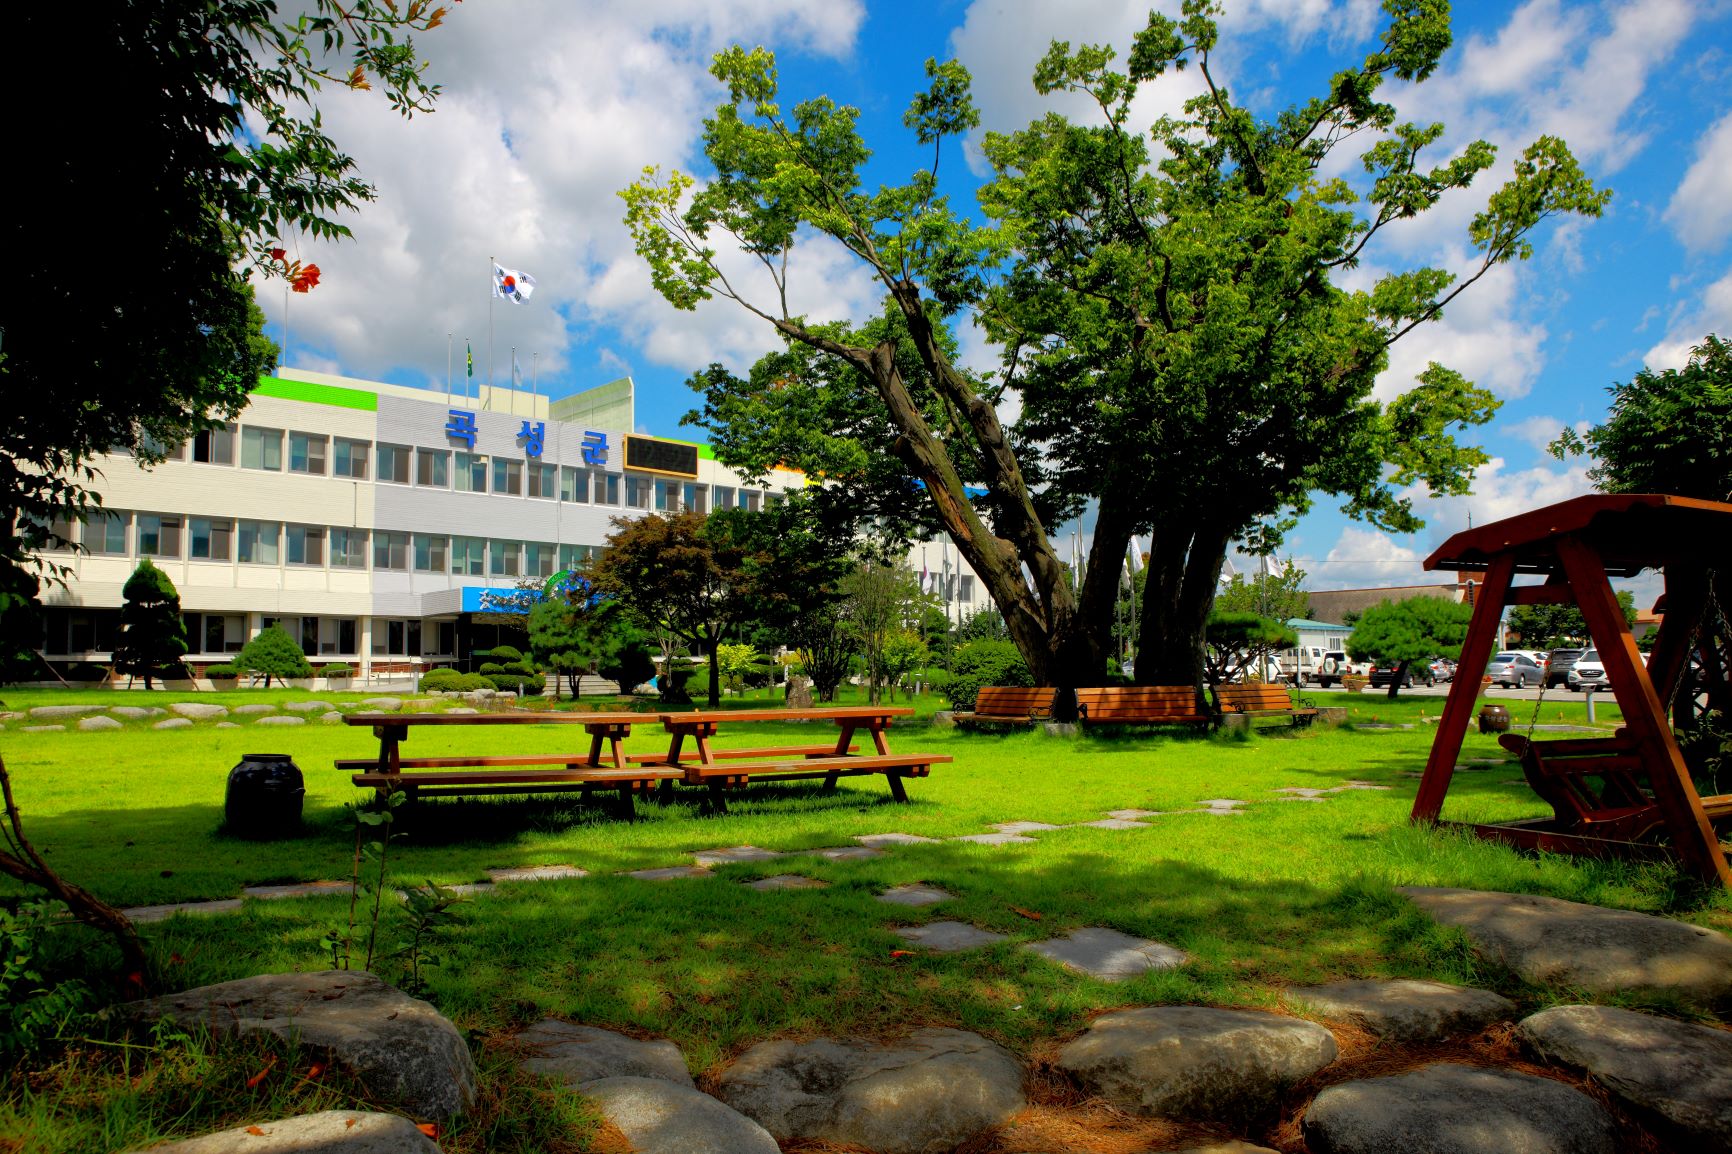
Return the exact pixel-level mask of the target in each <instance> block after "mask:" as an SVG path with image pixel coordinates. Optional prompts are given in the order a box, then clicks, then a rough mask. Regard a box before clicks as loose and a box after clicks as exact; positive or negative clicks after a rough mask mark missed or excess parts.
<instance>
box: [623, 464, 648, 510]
mask: <svg viewBox="0 0 1732 1154" xmlns="http://www.w3.org/2000/svg"><path fill="white" fill-rule="evenodd" d="M652 492H653V490H652V488H651V486H650V479H649V478H648V477H639V476H636V475H635V474H632V473H627V474H626V475H625V503H626V507H627V508H630V509H647V508H649V507H650V495H651V493H652Z"/></svg>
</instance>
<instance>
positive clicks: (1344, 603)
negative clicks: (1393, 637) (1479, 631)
mask: <svg viewBox="0 0 1732 1154" xmlns="http://www.w3.org/2000/svg"><path fill="white" fill-rule="evenodd" d="M1473 588H1474V583H1473V582H1472V581H1457V582H1451V583H1449V584H1445V585H1389V586H1385V587H1383V588H1380V589H1325V590H1321V591H1317V590H1313V591H1311V592H1308V593H1307V594H1306V596H1307V597H1309V598H1310V599H1311V616H1312V617H1313V618H1314V619H1316V620H1319V621H1340V620H1342V619H1343V618H1345V617H1347V616H1349V615H1354V616H1357V615H1358V614H1361V613H1364V612H1365V611H1366V610H1367V609H1369V608H1371V607H1372V606H1373V605H1377V604H1380V603H1382V602H1384V601H1407V600H1409V599H1411V598H1414V597H1443V598H1446V599H1448V600H1450V601H1458V602H1460V601H1465V602H1467V603H1468V604H1470V605H1471V604H1472V603H1473Z"/></svg>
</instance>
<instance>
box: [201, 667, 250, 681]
mask: <svg viewBox="0 0 1732 1154" xmlns="http://www.w3.org/2000/svg"><path fill="white" fill-rule="evenodd" d="M245 672H246V670H244V669H242V668H241V667H240V666H238V665H229V664H226V663H225V664H221V665H211V666H207V667H206V668H205V671H204V675H205V676H206V677H208V678H210V679H211V680H213V681H235V680H237V679H239V677H240V675H241V674H243V673H245Z"/></svg>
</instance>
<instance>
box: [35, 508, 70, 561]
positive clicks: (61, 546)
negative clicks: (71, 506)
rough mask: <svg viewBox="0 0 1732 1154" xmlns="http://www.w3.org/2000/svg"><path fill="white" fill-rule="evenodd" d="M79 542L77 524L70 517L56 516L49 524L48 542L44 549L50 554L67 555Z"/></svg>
mask: <svg viewBox="0 0 1732 1154" xmlns="http://www.w3.org/2000/svg"><path fill="white" fill-rule="evenodd" d="M35 523H37V524H40V522H35ZM77 540H78V537H77V525H76V522H74V521H73V520H72V519H71V518H70V517H66V516H55V517H53V518H51V519H50V520H49V522H48V540H47V541H46V542H44V543H43V546H42V547H43V548H44V549H46V550H47V551H48V552H50V553H65V552H68V551H70V550H71V549H72V546H73V543H74V542H76V541H77Z"/></svg>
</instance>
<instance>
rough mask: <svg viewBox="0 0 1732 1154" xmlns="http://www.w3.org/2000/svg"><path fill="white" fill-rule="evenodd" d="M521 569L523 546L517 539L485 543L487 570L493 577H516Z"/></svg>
mask: <svg viewBox="0 0 1732 1154" xmlns="http://www.w3.org/2000/svg"><path fill="white" fill-rule="evenodd" d="M522 571H523V548H522V545H521V544H520V543H519V542H517V541H489V542H488V543H487V572H488V574H489V576H493V577H516V576H518V575H519V574H520V573H521V572H522Z"/></svg>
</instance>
